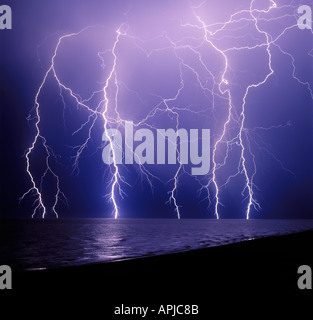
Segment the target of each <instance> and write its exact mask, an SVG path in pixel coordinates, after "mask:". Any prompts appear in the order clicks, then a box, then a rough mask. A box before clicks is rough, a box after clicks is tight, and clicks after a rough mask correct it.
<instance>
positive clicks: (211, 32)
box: [21, 0, 313, 219]
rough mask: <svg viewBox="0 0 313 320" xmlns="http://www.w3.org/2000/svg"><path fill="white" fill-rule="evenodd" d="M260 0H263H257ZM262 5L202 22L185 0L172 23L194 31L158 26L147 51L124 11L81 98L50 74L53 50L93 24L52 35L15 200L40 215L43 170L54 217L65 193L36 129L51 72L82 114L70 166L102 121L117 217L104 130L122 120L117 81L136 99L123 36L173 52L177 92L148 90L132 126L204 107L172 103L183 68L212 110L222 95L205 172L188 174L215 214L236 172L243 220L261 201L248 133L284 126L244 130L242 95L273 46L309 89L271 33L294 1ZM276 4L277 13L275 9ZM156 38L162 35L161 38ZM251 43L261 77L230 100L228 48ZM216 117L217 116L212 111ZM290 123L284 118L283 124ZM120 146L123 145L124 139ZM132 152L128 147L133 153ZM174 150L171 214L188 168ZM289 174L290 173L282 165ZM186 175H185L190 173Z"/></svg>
mask: <svg viewBox="0 0 313 320" xmlns="http://www.w3.org/2000/svg"><path fill="white" fill-rule="evenodd" d="M265 2H266V1H265ZM267 3H268V4H267V6H266V5H265V7H264V8H263V9H257V5H259V4H258V1H256V0H251V2H250V3H249V5H248V7H247V8H246V9H242V10H239V11H236V12H233V13H232V14H231V16H230V17H229V18H228V19H227V20H226V21H222V22H220V23H210V21H206V20H207V19H206V18H204V17H203V15H202V12H203V8H204V7H205V5H206V4H207V1H204V2H202V3H200V4H199V5H192V4H190V8H189V9H190V14H189V17H190V21H188V22H184V23H183V22H178V23H177V27H179V28H181V29H182V30H184V29H190V30H193V31H194V33H195V36H194V37H191V36H189V37H187V36H184V35H183V36H182V37H181V38H180V39H178V40H177V39H175V40H173V39H172V38H171V36H170V35H169V33H168V32H167V30H163V32H162V33H161V34H160V35H159V39H163V40H165V43H166V44H165V45H162V46H159V47H158V48H154V49H151V50H147V49H146V48H145V46H144V40H142V39H140V37H138V36H136V35H135V34H132V32H131V30H132V29H131V28H130V27H129V25H128V22H127V14H126V15H125V17H126V22H123V23H122V24H121V25H120V27H119V28H118V29H117V30H116V33H115V39H114V41H113V44H112V47H111V48H110V50H107V51H109V53H110V55H111V58H112V63H111V66H110V67H109V72H108V75H107V77H106V79H105V80H104V87H103V88H102V90H95V91H94V92H93V93H92V95H91V96H90V97H89V98H88V99H84V100H83V99H82V98H81V97H80V95H79V94H78V93H75V92H74V91H73V89H72V88H71V87H69V86H66V85H65V84H64V83H63V82H62V81H61V79H60V77H59V76H58V72H57V65H56V57H57V56H58V55H59V48H60V47H61V46H62V44H63V43H64V42H66V41H67V40H68V39H69V38H73V37H79V36H80V35H82V34H83V33H84V32H86V31H88V30H89V29H90V28H95V27H96V26H88V27H87V28H84V29H83V30H81V31H79V32H77V33H70V34H66V35H63V36H61V37H59V39H58V41H57V44H56V47H55V50H54V52H53V55H52V58H51V61H50V66H49V67H48V70H47V71H46V73H45V74H44V77H43V80H42V82H41V84H40V86H39V88H38V90H37V93H36V96H35V104H34V108H33V112H34V116H33V117H32V119H34V121H35V124H34V127H35V135H34V137H33V140H32V142H31V145H30V147H29V148H28V149H27V150H26V152H25V159H26V172H27V175H28V177H29V179H30V183H31V186H30V189H29V190H28V191H26V192H25V193H24V194H23V195H22V197H21V199H24V198H25V196H27V195H30V194H31V195H32V196H34V198H35V200H34V211H33V213H32V217H34V216H35V215H36V214H37V212H41V216H42V217H43V218H44V217H45V216H46V213H47V206H46V204H45V196H44V194H43V187H42V185H43V183H44V181H45V179H46V177H47V175H48V174H50V175H52V177H53V178H54V181H55V188H56V191H55V194H54V203H53V205H52V212H53V213H54V214H55V216H56V217H58V213H57V211H58V206H59V203H60V201H63V202H65V203H66V202H67V200H66V197H65V194H64V193H63V192H62V190H61V179H60V177H59V175H58V174H57V171H56V170H55V169H54V166H53V159H55V158H56V156H55V154H54V152H53V149H52V148H51V147H50V146H49V145H48V141H47V138H46V137H45V136H44V135H43V134H42V128H41V117H40V115H41V112H43V106H42V105H41V103H40V102H39V100H40V96H41V95H42V94H43V92H42V91H43V88H44V87H45V86H47V85H48V84H47V79H48V77H50V76H52V77H53V78H54V80H55V81H56V83H57V85H58V87H59V89H60V95H61V98H62V101H63V104H64V105H65V104H66V103H65V99H64V96H65V94H67V95H68V97H69V98H70V99H71V100H72V101H73V102H74V103H75V104H76V105H77V106H78V107H79V108H83V109H84V110H85V111H86V112H87V113H88V116H87V119H86V121H85V122H83V123H82V124H81V125H80V127H79V128H78V129H77V130H75V131H74V132H73V135H75V134H77V133H78V132H80V131H81V130H82V129H84V128H88V130H87V136H86V137H85V139H84V140H83V141H82V143H81V144H80V145H77V146H75V147H73V150H74V151H75V154H74V156H73V172H76V173H79V160H80V158H81V155H82V154H83V153H84V152H85V150H86V148H87V146H88V144H89V143H90V141H91V139H92V132H93V130H94V129H95V124H96V122H97V121H99V120H101V121H102V123H103V128H104V134H105V135H106V138H107V141H108V143H109V145H110V149H111V152H112V158H113V163H112V165H110V166H109V171H110V180H109V181H108V184H109V193H108V194H107V195H106V198H107V199H108V201H109V202H110V204H111V205H112V209H113V210H112V212H113V216H114V218H118V217H119V216H120V212H119V201H120V200H121V199H122V198H123V197H124V196H125V195H126V192H125V191H124V188H123V185H128V186H130V185H131V183H130V182H129V181H127V178H126V177H125V176H124V175H123V174H122V171H121V166H122V165H121V164H119V163H117V161H116V155H115V148H114V142H113V140H112V137H111V136H110V135H109V134H108V130H109V129H111V128H116V127H123V126H124V123H125V121H127V120H129V119H123V117H122V116H121V113H120V112H119V104H118V97H119V91H120V87H121V86H124V87H125V88H126V90H128V91H129V92H131V93H133V94H135V95H136V96H137V98H138V99H141V97H140V94H139V93H138V92H136V91H135V90H133V89H132V88H128V87H127V86H126V85H124V82H123V79H120V78H119V74H118V68H119V45H120V43H122V42H123V40H124V39H127V40H128V41H132V43H133V44H134V45H135V46H136V47H137V48H138V49H139V50H140V51H141V52H143V53H144V54H145V56H146V57H147V59H149V58H150V57H151V56H152V55H157V54H159V53H160V52H164V51H166V50H167V51H168V50H170V51H171V52H172V53H174V56H175V58H176V59H177V64H178V67H179V83H178V85H177V91H176V92H175V94H173V95H172V96H168V97H163V96H160V95H157V94H154V93H151V95H154V96H155V97H156V98H157V99H158V102H157V103H156V104H155V105H154V106H153V107H152V108H151V110H150V111H149V112H148V113H147V114H146V115H144V116H143V118H142V119H141V120H139V121H137V122H136V123H134V126H135V127H139V126H147V127H150V128H153V126H152V125H151V124H150V122H149V121H150V120H151V119H153V118H155V117H156V116H158V115H160V114H165V115H168V117H170V118H171V119H175V127H176V130H178V129H179V127H180V115H181V114H183V113H192V114H200V113H201V114H202V113H203V112H205V110H202V111H198V110H193V109H192V106H188V107H187V106H184V107H181V106H178V105H177V104H176V102H177V101H178V99H179V98H180V96H181V95H182V93H183V91H184V89H185V80H186V78H187V73H191V74H192V75H193V76H194V78H195V79H196V82H197V85H198V86H199V88H200V89H201V90H202V92H203V95H204V96H205V97H207V98H208V100H209V101H210V102H211V104H212V109H211V110H213V113H214V114H215V115H216V114H218V106H217V105H216V103H215V100H216V99H217V98H219V99H222V100H223V101H225V105H226V106H227V112H226V115H224V118H222V119H218V121H219V123H221V126H220V128H219V129H218V130H217V132H216V133H215V135H214V137H215V138H214V143H213V146H212V166H211V171H210V173H209V174H208V175H207V177H206V179H205V181H203V180H200V179H198V178H197V177H196V178H195V179H196V181H198V182H199V184H200V191H203V190H204V191H205V192H206V195H207V196H206V198H207V200H208V201H209V203H210V206H211V204H213V213H214V216H215V218H216V219H219V218H220V217H221V214H220V207H221V206H223V204H222V200H221V198H222V197H221V195H222V193H223V188H224V187H225V186H226V185H227V184H228V183H229V182H230V181H231V180H232V179H235V178H236V177H243V180H244V183H243V185H242V189H241V195H242V201H243V203H244V208H245V209H244V211H243V215H244V217H245V218H246V219H249V218H250V216H251V212H252V210H256V211H258V210H260V209H261V205H260V202H259V201H258V199H257V192H256V191H258V187H257V186H256V184H255V177H256V175H257V162H258V161H257V157H256V155H255V154H254V152H253V148H252V147H251V143H252V142H254V145H256V143H255V141H254V140H253V138H252V136H251V133H255V131H256V130H271V129H279V128H282V127H284V125H280V124H279V125H277V126H272V127H269V128H252V129H248V128H247V127H246V119H247V112H246V110H247V108H251V107H253V106H252V105H251V104H250V102H249V97H250V93H251V92H253V91H254V90H258V89H260V88H261V87H263V86H265V85H266V84H267V83H268V81H269V79H271V78H272V77H273V75H274V74H275V70H274V65H273V50H274V49H275V50H277V49H278V51H279V52H280V54H282V55H283V56H286V57H288V58H289V60H290V64H291V69H292V73H291V77H292V78H293V79H294V80H295V81H296V82H297V83H299V84H300V85H303V86H305V87H306V88H307V90H308V91H309V93H310V95H311V97H312V99H313V91H312V87H311V84H310V83H309V82H308V81H305V80H301V78H300V77H299V76H298V75H297V68H296V59H295V57H294V56H293V55H292V54H291V53H290V52H288V51H287V50H286V49H284V48H283V46H282V45H280V44H279V40H280V39H282V38H283V37H284V36H286V35H287V33H288V32H289V31H290V30H293V29H295V28H297V22H296V21H297V16H296V9H297V7H296V6H295V5H293V1H292V2H291V4H289V5H284V6H279V5H278V4H277V3H275V2H274V1H272V0H270V1H268V2H267ZM286 8H289V9H292V12H294V14H292V13H288V14H286V13H285V12H284V10H283V9H286ZM280 10H282V13H281V14H280ZM286 17H289V18H294V19H293V21H294V23H293V24H289V25H286V26H284V27H283V28H282V30H281V31H280V32H279V33H278V35H275V36H274V35H272V34H271V33H270V32H269V31H267V30H266V29H265V28H264V23H265V22H273V21H275V22H277V23H280V22H281V21H283V20H284V19H285V18H286ZM248 27H249V28H251V27H253V32H254V33H253V34H251V33H250V36H251V38H252V39H253V41H254V44H253V45H250V44H249V45H247V44H244V45H241V41H240V40H242V39H241V38H242V37H241V38H240V37H238V44H236V45H231V46H227V43H226V40H224V41H223V39H227V37H231V38H232V40H236V39H237V38H236V37H234V36H232V35H231V32H232V31H237V30H240V29H243V30H244V29H245V28H248ZM163 43H164V42H163ZM203 45H206V46H207V47H208V48H210V49H211V50H213V51H214V52H215V53H216V55H217V56H218V57H219V58H220V61H221V66H220V70H219V71H218V72H217V71H216V70H213V69H212V68H211V67H210V66H209V65H208V64H207V63H206V62H205V60H204V58H203V53H202V51H201V48H202V47H203ZM255 49H263V50H264V52H265V53H266V56H267V63H266V64H265V65H264V68H263V70H265V72H264V75H262V78H261V79H259V80H257V81H255V80H254V81H252V80H251V82H250V83H248V84H247V85H245V88H243V90H242V91H243V94H242V98H241V104H240V105H239V104H238V101H237V100H238V99H237V100H236V101H235V99H234V96H235V95H237V96H238V93H237V92H236V90H238V88H237V87H236V86H235V85H234V83H233V79H232V77H231V72H232V61H231V54H232V53H234V52H243V53H245V52H251V51H252V50H255ZM184 52H190V53H192V55H193V57H194V59H195V61H196V62H197V63H198V66H201V70H199V69H197V68H196V67H195V66H194V65H192V63H190V61H188V59H185V57H184V55H183V53H184ZM308 55H309V56H313V54H312V50H311V51H310V52H309V53H308ZM98 57H99V59H100V61H102V64H103V65H107V61H105V59H104V57H103V55H102V54H101V52H99V53H98ZM200 71H201V72H203V73H205V74H206V77H207V79H206V81H204V80H203V77H202V76H201V75H200ZM109 92H114V98H113V99H112V98H111V95H110V93H109ZM98 95H101V97H102V98H101V99H100V102H99V103H98V104H97V105H96V106H93V105H92V101H93V97H94V96H98ZM216 117H219V115H217V116H216ZM289 125H290V124H288V126H289ZM39 146H42V147H43V149H44V151H45V171H44V173H43V174H42V176H41V178H40V179H39V180H38V179H37V180H36V178H35V176H34V173H33V172H34V168H33V167H32V161H31V156H32V155H33V153H35V152H36V149H37V148H39ZM126 147H127V148H128V147H129V146H127V145H126ZM258 147H259V148H260V149H262V150H263V149H264V150H265V151H266V152H268V153H269V154H270V155H271V156H272V158H273V159H274V160H275V161H277V162H278V163H279V164H280V166H281V168H282V169H283V170H286V171H288V172H290V170H289V169H286V168H285V167H284V165H283V164H282V162H281V161H280V160H279V159H278V158H277V157H276V156H275V155H274V154H273V153H271V152H269V151H268V150H267V148H266V146H264V145H263V146H258ZM233 149H236V150H239V159H238V163H237V166H236V171H234V172H232V173H227V177H226V178H224V182H223V181H222V180H223V179H222V178H221V177H220V176H221V172H223V168H224V167H225V166H226V164H227V163H228V161H229V157H230V154H231V153H232V150H233ZM134 156H135V154H134ZM179 159H180V155H179V152H178V151H177V160H178V165H177V168H176V169H175V172H174V175H173V177H172V179H170V181H168V185H171V189H170V190H169V191H168V194H169V199H168V204H169V205H173V208H174V210H175V213H176V216H177V218H178V219H179V218H181V216H182V210H181V205H180V204H179V202H178V200H177V194H178V192H179V187H180V184H179V181H180V176H181V175H183V174H188V173H187V171H186V170H185V168H184V166H185V165H184V164H182V163H181V162H180V160H179ZM138 167H139V171H140V173H141V175H142V177H144V178H145V179H146V180H147V181H148V182H149V185H150V187H151V189H153V180H154V179H158V178H157V177H156V176H155V175H154V174H153V173H152V172H150V171H149V170H148V168H147V166H146V165H144V164H142V165H138ZM290 173H291V172H290ZM191 177H192V176H191Z"/></svg>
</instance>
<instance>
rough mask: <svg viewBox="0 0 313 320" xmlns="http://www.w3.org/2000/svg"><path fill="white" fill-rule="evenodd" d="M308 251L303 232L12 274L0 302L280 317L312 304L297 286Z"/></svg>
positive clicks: (311, 254) (308, 238)
mask: <svg viewBox="0 0 313 320" xmlns="http://www.w3.org/2000/svg"><path fill="white" fill-rule="evenodd" d="M312 247H313V231H305V232H301V233H296V234H290V235H282V236H275V237H267V238H262V239H255V240H251V241H244V242H240V243H235V244H230V245H225V246H219V247H211V248H205V249H198V250H192V251H186V252H181V253H173V254H167V255H161V256H154V257H147V258H140V259H133V260H125V261H119V262H111V263H98V264H89V265H82V266H74V267H64V268H59V269H54V270H42V271H29V272H16V273H15V274H14V270H13V276H14V277H13V290H12V291H11V292H10V293H9V294H6V296H7V298H8V299H9V300H11V301H13V299H14V300H15V301H21V302H23V303H26V305H28V304H33V303H36V304H37V303H41V304H46V303H47V302H48V301H49V303H53V301H55V302H56V301H58V305H59V306H60V305H62V304H63V303H64V306H65V308H66V307H68V306H69V303H70V302H69V301H73V303H74V301H75V304H77V305H80V306H81V307H82V308H85V307H86V308H90V307H88V306H90V305H93V306H94V308H95V309H92V308H91V309H90V310H91V312H93V311H95V312H96V309H97V312H99V308H102V312H103V314H107V316H108V317H105V318H103V319H111V318H112V317H113V319H115V318H118V319H129V317H130V316H127V318H125V317H126V316H124V318H123V317H118V316H114V314H113V310H114V307H115V306H118V305H121V304H124V305H134V306H136V305H145V306H153V307H154V308H156V307H157V306H158V305H160V304H197V305H199V310H200V311H201V317H200V318H199V319H202V317H207V316H209V315H210V314H211V313H212V311H213V310H214V309H216V310H220V311H221V312H228V311H230V310H228V309H227V308H226V309H224V307H225V306H229V307H230V308H239V307H244V306H249V307H252V308H258V309H259V308H260V309H259V311H258V312H263V311H264V312H265V310H270V307H271V308H272V311H271V312H274V311H275V310H276V311H277V312H278V313H277V314H281V312H283V310H287V309H288V308H291V307H295V308H296V307H297V305H300V304H301V305H302V306H306V305H311V304H312V301H313V294H312V290H305V291H303V290H299V289H298V287H297V280H298V277H299V275H298V274H297V270H298V267H299V266H300V265H303V264H306V265H310V266H311V267H313V250H312ZM9 300H8V301H9ZM273 308H274V309H273ZM286 308H287V309H286ZM243 310H244V309H243ZM262 310H263V311H262ZM72 311H73V310H72ZM76 311H77V310H76ZM181 317H183V316H181ZM183 318H184V317H183ZM194 318H196V316H193V317H192V318H188V317H187V319H194ZM138 319H139V318H138ZM148 319H150V318H148ZM151 319H164V318H162V317H161V318H160V317H157V315H156V317H154V318H151Z"/></svg>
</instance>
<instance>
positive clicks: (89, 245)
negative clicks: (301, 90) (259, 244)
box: [0, 219, 313, 270]
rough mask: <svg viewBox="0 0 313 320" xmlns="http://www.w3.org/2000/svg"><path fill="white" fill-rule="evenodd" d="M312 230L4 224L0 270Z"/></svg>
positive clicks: (290, 225) (220, 224)
mask: <svg viewBox="0 0 313 320" xmlns="http://www.w3.org/2000/svg"><path fill="white" fill-rule="evenodd" d="M312 229H313V220H248V221H247V220H211V219H208V220H189V219H185V220H170V219H168V220H165V219H164V220H152V219H149V220H148V219H118V220H114V219H84V220H63V219H62V220H61V219H59V220H0V265H2V264H7V265H10V266H11V267H13V268H15V269H18V270H36V269H46V268H56V267H62V266H72V265H79V264H87V263H98V262H109V261H117V260H122V259H132V258H139V257H146V256H153V255H160V254H166V253H173V252H180V251H186V250H192V249H198V248H205V247H212V246H220V245H225V244H230V243H235V242H239V241H247V240H253V239H256V238H260V237H267V236H273V235H283V234H288V233H295V232H300V231H304V230H312Z"/></svg>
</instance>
